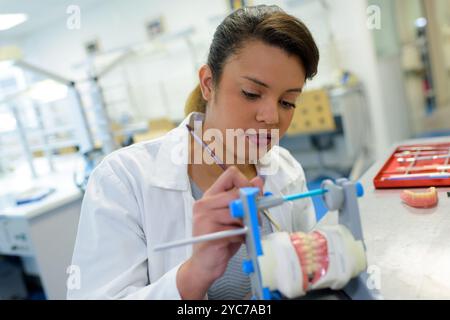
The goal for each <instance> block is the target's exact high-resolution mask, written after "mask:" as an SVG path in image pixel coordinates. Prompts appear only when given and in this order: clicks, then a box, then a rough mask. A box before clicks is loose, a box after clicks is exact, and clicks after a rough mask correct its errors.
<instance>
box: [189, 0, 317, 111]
mask: <svg viewBox="0 0 450 320" xmlns="http://www.w3.org/2000/svg"><path fill="white" fill-rule="evenodd" d="M250 40H261V41H263V42H264V43H267V44H269V45H273V46H276V47H279V48H281V49H283V50H285V51H286V52H287V53H289V54H292V55H295V56H297V57H298V58H299V59H300V61H301V62H302V64H303V67H304V69H305V72H306V79H312V78H313V77H314V76H315V75H316V73H317V65H318V63H319V50H318V49H317V46H316V43H315V41H314V39H313V37H312V35H311V33H310V32H309V30H308V28H307V27H306V26H305V25H304V24H303V23H302V22H301V21H300V20H298V19H297V18H295V17H293V16H291V15H289V14H287V13H285V12H284V11H283V10H282V9H280V8H279V7H278V6H266V5H259V6H254V7H245V8H241V9H238V10H236V11H234V12H233V13H231V14H230V15H229V16H227V17H226V18H225V19H224V20H223V21H222V23H221V24H220V25H219V26H218V27H217V29H216V32H215V33H214V37H213V40H212V43H211V46H210V48H209V54H208V62H207V64H208V65H209V67H210V68H211V72H212V77H213V83H214V86H215V87H216V88H217V86H218V84H219V82H220V77H221V75H222V72H223V68H224V65H225V63H226V62H227V60H228V59H229V58H230V57H231V56H232V55H234V54H237V53H238V51H239V49H241V48H242V47H244V45H245V43H246V42H248V41H250ZM184 111H185V113H186V115H187V114H189V113H191V112H193V111H198V112H203V113H204V112H205V111H206V101H205V100H204V99H203V96H202V92H201V90H200V85H197V87H196V88H195V89H194V90H193V91H192V93H191V94H190V96H189V98H188V99H187V101H186V106H185V110H184Z"/></svg>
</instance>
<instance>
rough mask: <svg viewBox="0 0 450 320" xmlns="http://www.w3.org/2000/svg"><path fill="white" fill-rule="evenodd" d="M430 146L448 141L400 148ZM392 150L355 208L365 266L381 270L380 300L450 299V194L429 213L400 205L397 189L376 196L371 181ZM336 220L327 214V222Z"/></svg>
mask: <svg viewBox="0 0 450 320" xmlns="http://www.w3.org/2000/svg"><path fill="white" fill-rule="evenodd" d="M432 142H450V137H446V138H438V139H426V140H410V141H404V142H402V143H399V144H410V143H411V144H415V143H432ZM393 149H394V148H393ZM393 149H392V150H391V151H390V152H389V153H387V154H386V156H385V157H384V158H383V159H380V160H379V161H378V162H377V163H376V164H375V165H373V166H372V167H371V168H370V169H369V170H368V171H367V172H366V173H365V174H364V176H363V177H362V179H361V182H362V184H363V185H364V189H365V195H364V197H363V198H361V199H360V201H359V204H360V212H361V221H362V226H363V232H364V237H365V243H366V247H367V258H368V263H369V266H376V267H378V268H379V269H378V268H375V269H377V270H379V271H380V272H379V274H380V275H381V277H380V290H381V294H382V296H383V298H384V299H450V198H448V197H447V192H448V191H450V188H439V189H438V193H439V204H438V206H437V207H435V208H432V209H415V208H411V207H408V206H407V205H405V204H403V203H402V201H401V200H400V193H401V191H402V190H401V189H398V190H395V189H390V190H375V188H374V186H373V181H372V180H373V178H374V177H375V175H376V174H377V172H378V171H379V169H380V168H381V167H382V165H383V164H384V162H385V161H386V159H387V158H388V157H389V155H390V154H391V153H392V151H393ZM423 190H425V189H415V191H423ZM335 219H336V214H331V213H330V217H327V219H326V220H327V221H334V220H335Z"/></svg>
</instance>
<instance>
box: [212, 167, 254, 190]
mask: <svg viewBox="0 0 450 320" xmlns="http://www.w3.org/2000/svg"><path fill="white" fill-rule="evenodd" d="M249 186H250V181H248V179H247V178H246V177H245V176H244V175H243V174H242V172H240V171H239V169H238V168H236V167H235V166H231V167H229V168H228V169H227V170H226V171H225V172H224V173H222V174H221V175H220V177H219V178H218V179H217V181H216V182H214V184H213V185H212V186H211V187H210V188H209V189H208V190H207V191H206V192H205V195H207V196H209V195H213V194H217V193H220V192H223V191H227V190H230V189H233V188H243V187H249Z"/></svg>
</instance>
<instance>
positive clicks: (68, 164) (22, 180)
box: [0, 155, 83, 218]
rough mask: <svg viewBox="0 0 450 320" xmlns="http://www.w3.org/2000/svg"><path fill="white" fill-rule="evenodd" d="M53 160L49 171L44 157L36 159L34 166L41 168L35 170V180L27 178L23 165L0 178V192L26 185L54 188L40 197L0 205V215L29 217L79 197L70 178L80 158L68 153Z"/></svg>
mask: <svg viewBox="0 0 450 320" xmlns="http://www.w3.org/2000/svg"><path fill="white" fill-rule="evenodd" d="M54 160H55V162H54V163H55V169H56V170H55V172H53V173H51V172H49V170H48V169H47V168H46V167H47V164H46V163H45V159H38V160H37V162H36V164H37V167H38V168H40V169H41V170H39V171H40V172H39V171H38V174H39V176H38V178H37V179H35V180H33V179H31V177H30V176H29V174H28V171H27V170H26V168H19V169H18V170H16V173H14V174H13V175H11V176H9V177H6V178H3V179H1V180H0V191H1V193H2V194H3V193H7V192H17V191H19V190H20V189H21V188H23V189H26V188H29V187H32V186H42V187H50V188H54V189H55V190H56V191H55V192H53V193H52V194H50V195H48V196H47V197H45V198H44V199H42V200H41V201H37V202H32V203H29V204H24V205H20V206H14V207H8V208H0V216H8V217H25V218H33V217H36V216H38V215H40V214H43V213H46V212H49V211H50V210H53V209H55V208H58V207H60V206H63V205H65V204H67V203H70V202H72V201H75V200H77V199H81V198H82V196H83V195H82V193H81V191H80V190H79V189H78V188H77V187H76V186H75V184H74V182H73V174H74V170H75V169H76V164H77V162H78V161H79V160H80V158H79V157H78V156H74V155H69V156H60V157H55V158H54ZM35 161H36V160H35Z"/></svg>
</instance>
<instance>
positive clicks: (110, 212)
mask: <svg viewBox="0 0 450 320" xmlns="http://www.w3.org/2000/svg"><path fill="white" fill-rule="evenodd" d="M202 116H203V115H202V114H198V113H193V114H191V115H189V116H188V117H187V118H186V119H185V120H184V121H183V123H181V124H180V126H179V127H177V128H175V129H173V130H171V131H170V132H169V133H168V134H166V135H165V136H163V137H161V138H158V139H155V140H151V141H146V142H142V143H138V144H134V145H132V146H130V147H127V148H123V149H120V150H118V151H115V152H113V153H112V154H110V155H108V156H107V157H106V158H105V159H104V160H103V161H102V162H101V164H99V165H98V166H97V168H96V169H95V170H94V171H93V173H92V175H91V177H90V179H89V183H88V186H87V190H86V193H85V195H84V199H83V204H82V209H81V216H80V221H79V226H78V234H77V239H76V243H75V249H74V254H73V260H72V265H73V266H77V267H78V268H79V269H78V270H79V271H80V274H79V276H80V278H79V279H78V280H80V282H79V285H80V286H79V288H77V287H75V289H70V290H68V293H67V297H68V299H121V298H126V299H180V294H179V292H178V289H177V286H176V274H177V271H178V268H179V266H180V265H181V264H182V263H183V262H184V261H186V260H187V259H188V258H189V257H190V255H191V252H192V246H184V247H178V248H174V249H170V250H166V251H162V252H154V251H153V250H152V246H154V245H157V244H162V243H165V242H169V241H174V240H180V239H184V238H187V237H190V236H191V235H192V206H193V203H194V199H193V197H192V194H191V188H190V184H189V176H188V173H187V165H186V163H182V162H178V161H172V158H171V157H172V156H173V154H174V152H175V154H177V152H179V153H178V154H177V155H181V157H184V159H186V154H187V148H188V137H189V136H188V130H187V129H186V127H185V124H186V123H188V121H190V120H191V119H192V117H196V118H198V117H200V118H201V117H202ZM276 149H278V150H276ZM275 151H279V154H280V156H279V157H274V156H273V154H274V152H275ZM267 157H268V158H267ZM265 159H269V160H270V161H278V164H279V170H278V171H277V172H276V173H274V174H271V175H268V176H267V177H266V181H265V184H264V190H265V191H271V192H272V193H273V194H275V195H280V194H289V193H294V192H303V191H305V190H306V188H307V187H306V181H305V175H304V172H303V169H302V167H301V166H300V164H299V163H298V162H297V161H296V160H295V159H294V158H293V157H292V156H291V155H290V153H289V152H288V151H287V150H285V149H283V148H281V147H277V146H275V147H274V148H273V149H272V150H271V151H270V152H269V153H268V154H266V156H265ZM262 167H263V165H262V164H258V165H257V169H258V172H260V170H261V168H262ZM270 213H271V215H272V217H273V218H274V220H276V221H277V222H278V223H279V224H280V226H281V227H282V228H283V229H284V230H287V231H291V232H292V231H308V230H310V229H311V228H312V227H313V226H314V225H315V222H316V219H315V213H314V209H313V206H312V202H311V200H310V199H304V200H301V201H296V202H289V203H285V204H283V205H281V206H279V207H275V208H272V209H270Z"/></svg>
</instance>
